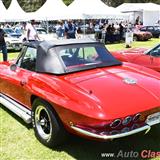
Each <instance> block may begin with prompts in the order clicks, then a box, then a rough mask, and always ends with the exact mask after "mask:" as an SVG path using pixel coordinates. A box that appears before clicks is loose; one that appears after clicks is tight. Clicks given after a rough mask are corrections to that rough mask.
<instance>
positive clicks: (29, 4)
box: [2, 0, 160, 12]
mask: <svg viewBox="0 0 160 160" xmlns="http://www.w3.org/2000/svg"><path fill="white" fill-rule="evenodd" d="M2 1H3V3H4V5H5V6H6V8H8V7H9V5H10V3H11V0H2ZM17 1H18V3H19V4H20V6H21V7H22V8H23V10H24V11H26V12H32V11H36V10H37V9H39V8H40V7H41V6H42V5H43V4H44V3H45V2H46V0H17ZM63 1H64V3H65V4H66V5H69V4H70V3H72V2H73V1H74V0H63ZM102 1H103V2H105V3H106V4H107V5H109V6H113V7H117V6H119V5H120V4H122V3H147V2H153V3H157V4H160V1H159V0H102ZM15 10H16V9H15Z"/></svg>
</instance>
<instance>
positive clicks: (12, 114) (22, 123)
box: [0, 104, 32, 129]
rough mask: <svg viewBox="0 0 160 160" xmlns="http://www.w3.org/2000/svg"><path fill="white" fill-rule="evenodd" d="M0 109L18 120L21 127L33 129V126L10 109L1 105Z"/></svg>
mask: <svg viewBox="0 0 160 160" xmlns="http://www.w3.org/2000/svg"><path fill="white" fill-rule="evenodd" d="M0 107H1V108H2V109H3V110H4V111H5V112H7V113H8V114H9V115H10V116H12V117H13V118H14V119H16V121H17V122H19V123H20V124H21V125H23V126H25V127H26V128H27V129H31V128H32V124H27V123H25V122H24V121H23V119H21V118H20V117H18V116H17V115H16V114H14V113H13V112H11V111H10V110H9V109H8V108H6V107H4V106H3V105H1V104H0Z"/></svg>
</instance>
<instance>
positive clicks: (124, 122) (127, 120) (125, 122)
mask: <svg viewBox="0 0 160 160" xmlns="http://www.w3.org/2000/svg"><path fill="white" fill-rule="evenodd" d="M131 121H132V117H131V116H128V117H126V118H125V119H124V120H123V121H122V124H123V125H124V126H125V125H127V124H129V123H130V122H131Z"/></svg>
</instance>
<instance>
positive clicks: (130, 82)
mask: <svg viewBox="0 0 160 160" xmlns="http://www.w3.org/2000/svg"><path fill="white" fill-rule="evenodd" d="M123 81H124V82H125V83H127V84H137V80H136V79H131V78H125V79H124V80H123Z"/></svg>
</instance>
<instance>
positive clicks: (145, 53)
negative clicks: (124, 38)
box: [112, 44, 160, 72]
mask: <svg viewBox="0 0 160 160" xmlns="http://www.w3.org/2000/svg"><path fill="white" fill-rule="evenodd" d="M112 55H113V56H114V57H116V58H117V59H119V60H120V61H124V62H131V63H135V64H138V65H143V66H145V67H148V68H151V69H154V70H156V71H159V72H160V44H158V45H157V46H155V47H154V48H152V49H150V50H148V49H146V48H136V49H129V50H125V51H116V52H112Z"/></svg>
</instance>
